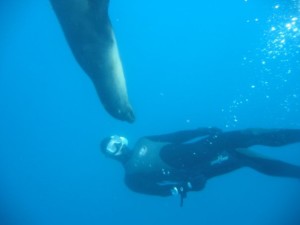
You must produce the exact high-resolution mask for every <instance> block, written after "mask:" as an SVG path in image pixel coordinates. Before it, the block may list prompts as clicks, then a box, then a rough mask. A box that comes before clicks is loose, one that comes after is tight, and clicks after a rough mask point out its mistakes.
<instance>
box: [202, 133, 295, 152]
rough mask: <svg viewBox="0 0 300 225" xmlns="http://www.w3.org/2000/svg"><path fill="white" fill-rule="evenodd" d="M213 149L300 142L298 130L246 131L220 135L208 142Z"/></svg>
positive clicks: (273, 145)
mask: <svg viewBox="0 0 300 225" xmlns="http://www.w3.org/2000/svg"><path fill="white" fill-rule="evenodd" d="M207 141H209V142H210V143H212V145H214V146H215V147H217V146H219V147H223V148H227V149H235V148H247V147H250V146H253V145H265V146H272V147H276V146H283V145H287V144H292V143H297V142H300V129H246V130H240V131H230V132H224V133H220V134H219V135H217V136H214V137H210V138H208V140H207Z"/></svg>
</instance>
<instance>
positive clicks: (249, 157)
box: [123, 128, 300, 198]
mask: <svg viewBox="0 0 300 225" xmlns="http://www.w3.org/2000/svg"><path fill="white" fill-rule="evenodd" d="M296 142H300V129H246V130H240V131H231V132H221V131H220V130H218V129H216V128H201V129H196V130H188V131H179V132H176V133H171V134H167V135H159V136H148V137H144V138H141V139H140V140H139V141H138V142H137V143H136V145H135V147H134V149H133V151H132V153H131V155H130V157H129V158H128V160H126V161H125V162H123V164H124V168H125V172H126V175H125V182H126V184H127V186H128V187H129V188H130V189H131V190H133V191H135V192H139V193H144V194H150V195H159V196H169V195H172V194H180V195H181V196H182V198H184V197H185V195H186V193H187V192H188V191H199V190H201V189H202V188H203V187H204V185H205V182H206V180H207V179H209V178H211V177H214V176H218V175H221V174H224V173H228V172H230V171H233V170H236V169H239V168H241V167H245V166H248V167H251V168H253V169H255V170H257V171H260V172H262V173H265V174H268V175H272V176H283V177H294V178H298V179H299V178H300V167H299V166H295V165H291V164H288V163H285V162H282V161H279V160H273V159H270V158H267V157H263V156H261V155H258V154H255V153H253V152H251V151H250V150H249V149H247V148H248V147H250V146H254V145H265V146H272V147H276V146H283V145H287V144H292V143H296Z"/></svg>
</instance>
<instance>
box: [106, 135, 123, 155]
mask: <svg viewBox="0 0 300 225" xmlns="http://www.w3.org/2000/svg"><path fill="white" fill-rule="evenodd" d="M127 145H128V140H127V139H126V138H125V137H121V136H118V135H113V136H111V137H110V140H109V142H108V144H107V146H106V152H107V153H108V154H110V155H114V156H119V155H121V154H122V150H123V149H124V147H127Z"/></svg>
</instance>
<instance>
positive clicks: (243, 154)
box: [235, 149, 300, 179]
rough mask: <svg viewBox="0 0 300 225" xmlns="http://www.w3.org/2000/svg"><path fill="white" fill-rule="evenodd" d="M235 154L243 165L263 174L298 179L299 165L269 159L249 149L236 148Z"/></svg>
mask: <svg viewBox="0 0 300 225" xmlns="http://www.w3.org/2000/svg"><path fill="white" fill-rule="evenodd" d="M235 155H236V158H237V159H238V160H240V163H242V164H244V166H247V167H250V168H252V169H254V170H256V171H259V172H261V173H263V174H266V175H269V176H279V177H291V178H298V179H300V166H296V165H292V164H290V163H286V162H283V161H280V160H275V159H270V158H267V157H264V156H262V155H258V154H256V153H254V152H251V151H250V150H249V149H237V150H236V153H235Z"/></svg>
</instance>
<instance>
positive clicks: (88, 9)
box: [50, 0, 134, 122]
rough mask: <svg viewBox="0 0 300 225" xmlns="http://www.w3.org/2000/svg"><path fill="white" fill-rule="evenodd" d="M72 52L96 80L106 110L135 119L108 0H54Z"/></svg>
mask: <svg viewBox="0 0 300 225" xmlns="http://www.w3.org/2000/svg"><path fill="white" fill-rule="evenodd" d="M50 2H51V4H52V6H53V9H54V11H55V13H56V15H57V17H58V20H59V22H60V24H61V26H62V29H63V31H64V34H65V37H66V39H67V42H68V44H69V46H70V48H71V50H72V53H73V55H74V57H75V58H76V60H77V61H78V63H79V64H80V66H81V67H82V69H83V70H84V71H85V72H86V73H87V74H88V76H89V77H90V78H91V80H92V81H93V83H94V85H95V88H96V90H97V93H98V95H99V97H100V99H101V102H102V104H103V105H104V107H105V109H106V110H107V111H108V112H109V113H110V114H111V115H112V116H113V117H115V118H117V119H120V120H124V121H128V122H133V121H134V114H133V111H132V108H131V105H130V103H129V101H128V96H127V90H126V81H125V77H124V72H123V67H122V63H121V59H120V56H119V52H118V47H117V43H116V39H115V35H114V32H113V29H112V26H111V23H110V19H109V16H108V4H109V1H108V0H50Z"/></svg>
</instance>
